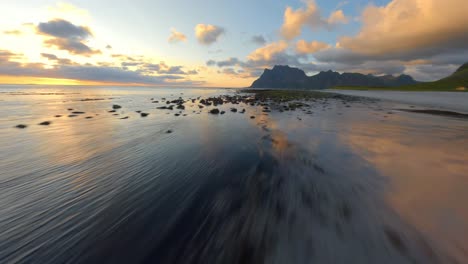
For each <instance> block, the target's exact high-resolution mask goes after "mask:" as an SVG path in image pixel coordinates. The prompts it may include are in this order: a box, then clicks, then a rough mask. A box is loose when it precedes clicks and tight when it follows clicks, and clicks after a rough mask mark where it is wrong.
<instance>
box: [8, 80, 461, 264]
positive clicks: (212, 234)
mask: <svg viewBox="0 0 468 264" xmlns="http://www.w3.org/2000/svg"><path fill="white" fill-rule="evenodd" d="M239 94H243V91H241V90H239V89H227V88H172V87H169V88H161V87H108V86H106V87H97V86H34V85H4V86H0V263H228V264H229V263H247V264H249V263H291V264H294V263H392V264H395V263H468V206H467V201H468V120H467V119H464V118H458V117H451V116H439V115H429V114H424V113H414V112H409V111H402V110H401V109H418V108H420V106H418V105H410V104H407V103H401V102H397V101H386V100H370V99H366V100H356V101H353V102H346V101H343V100H333V99H331V100H325V101H320V100H317V101H314V102H309V103H308V104H309V107H307V109H296V110H295V111H275V110H272V111H265V106H264V105H253V106H252V105H250V104H246V103H239V104H231V103H225V104H223V105H221V106H217V108H219V110H221V111H225V114H211V113H210V112H209V110H210V109H212V108H214V106H204V107H203V108H200V106H199V105H200V100H201V99H203V98H208V97H217V96H221V95H231V96H235V95H239ZM179 98H182V99H183V100H186V101H187V103H186V104H185V106H186V108H185V109H174V110H168V109H158V107H162V106H165V105H167V103H166V102H167V101H172V100H177V99H179ZM267 103H268V102H267ZM114 105H118V106H120V108H119V107H115V106H114ZM232 108H236V112H234V111H233V110H232ZM243 109H245V111H241V110H243ZM142 113H146V114H147V115H146V116H142ZM18 125H23V128H19V127H17V126H18Z"/></svg>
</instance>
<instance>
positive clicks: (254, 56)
mask: <svg viewBox="0 0 468 264" xmlns="http://www.w3.org/2000/svg"><path fill="white" fill-rule="evenodd" d="M287 48H288V43H286V41H279V42H273V43H270V44H268V45H266V46H264V47H261V48H258V49H256V50H254V51H253V52H252V53H250V55H249V56H248V59H250V60H253V61H269V60H271V59H272V58H273V56H274V55H275V54H278V53H281V52H283V51H285V50H286V49H287Z"/></svg>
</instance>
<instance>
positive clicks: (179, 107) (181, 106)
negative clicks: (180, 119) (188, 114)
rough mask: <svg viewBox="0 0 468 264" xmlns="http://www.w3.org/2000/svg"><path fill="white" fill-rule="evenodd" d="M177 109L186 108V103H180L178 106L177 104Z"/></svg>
mask: <svg viewBox="0 0 468 264" xmlns="http://www.w3.org/2000/svg"><path fill="white" fill-rule="evenodd" d="M177 109H182V110H185V106H184V105H182V104H180V105H178V106H177Z"/></svg>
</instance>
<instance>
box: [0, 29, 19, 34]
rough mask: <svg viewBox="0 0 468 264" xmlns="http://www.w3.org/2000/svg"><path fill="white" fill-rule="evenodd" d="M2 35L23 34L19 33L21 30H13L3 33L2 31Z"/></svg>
mask: <svg viewBox="0 0 468 264" xmlns="http://www.w3.org/2000/svg"><path fill="white" fill-rule="evenodd" d="M3 34H5V35H21V34H23V32H21V30H17V29H14V30H5V31H3Z"/></svg>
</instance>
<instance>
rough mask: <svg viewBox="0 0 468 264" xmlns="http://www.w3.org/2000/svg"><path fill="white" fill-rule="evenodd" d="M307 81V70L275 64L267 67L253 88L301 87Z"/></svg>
mask: <svg viewBox="0 0 468 264" xmlns="http://www.w3.org/2000/svg"><path fill="white" fill-rule="evenodd" d="M306 81H307V75H306V74H305V72H304V71H303V70H301V69H298V68H293V67H289V66H288V65H275V66H274V67H273V69H271V70H270V69H265V71H264V72H263V74H262V76H260V78H258V79H257V80H256V81H255V82H254V83H253V84H252V86H251V87H252V88H284V87H286V88H288V87H292V88H300V87H301V86H303V85H304V83H305V82H306Z"/></svg>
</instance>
